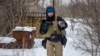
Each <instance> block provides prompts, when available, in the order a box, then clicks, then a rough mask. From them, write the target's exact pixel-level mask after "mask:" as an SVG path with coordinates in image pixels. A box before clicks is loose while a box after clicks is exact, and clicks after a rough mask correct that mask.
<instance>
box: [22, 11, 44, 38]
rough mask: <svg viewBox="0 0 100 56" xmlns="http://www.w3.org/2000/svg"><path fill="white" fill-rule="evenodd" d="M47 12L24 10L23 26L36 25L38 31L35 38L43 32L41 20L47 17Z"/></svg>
mask: <svg viewBox="0 0 100 56" xmlns="http://www.w3.org/2000/svg"><path fill="white" fill-rule="evenodd" d="M45 17H46V16H45V12H43V13H41V12H30V13H29V12H24V15H23V18H22V20H21V23H20V25H21V26H31V27H36V31H35V32H34V34H33V35H34V38H39V37H40V36H41V34H40V33H39V29H40V24H41V23H40V22H41V21H42V20H43V19H45Z"/></svg>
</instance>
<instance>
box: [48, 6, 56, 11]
mask: <svg viewBox="0 0 100 56" xmlns="http://www.w3.org/2000/svg"><path fill="white" fill-rule="evenodd" d="M49 12H53V13H55V9H54V8H53V7H52V6H48V7H47V9H46V13H49Z"/></svg>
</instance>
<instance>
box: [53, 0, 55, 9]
mask: <svg viewBox="0 0 100 56" xmlns="http://www.w3.org/2000/svg"><path fill="white" fill-rule="evenodd" d="M53 7H54V8H55V0H53Z"/></svg>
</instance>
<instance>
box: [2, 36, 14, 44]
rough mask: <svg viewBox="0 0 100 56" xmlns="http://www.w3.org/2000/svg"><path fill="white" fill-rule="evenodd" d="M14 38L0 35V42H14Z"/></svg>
mask: <svg viewBox="0 0 100 56" xmlns="http://www.w3.org/2000/svg"><path fill="white" fill-rule="evenodd" d="M15 41H16V39H15V38H11V37H0V43H11V42H15Z"/></svg>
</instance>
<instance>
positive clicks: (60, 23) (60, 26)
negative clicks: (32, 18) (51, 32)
mask: <svg viewBox="0 0 100 56" xmlns="http://www.w3.org/2000/svg"><path fill="white" fill-rule="evenodd" d="M57 21H58V29H60V30H64V29H66V28H67V27H68V24H67V22H65V21H64V19H63V18H62V17H59V16H58V17H57Z"/></svg>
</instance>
